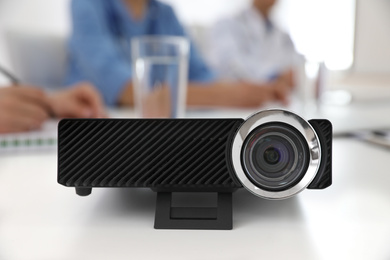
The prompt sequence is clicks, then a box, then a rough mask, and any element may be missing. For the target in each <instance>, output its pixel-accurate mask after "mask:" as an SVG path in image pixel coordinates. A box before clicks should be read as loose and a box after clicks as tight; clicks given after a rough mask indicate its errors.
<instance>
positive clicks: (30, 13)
mask: <svg viewBox="0 0 390 260" xmlns="http://www.w3.org/2000/svg"><path fill="white" fill-rule="evenodd" d="M164 2H167V3H169V4H171V5H172V6H173V7H174V9H175V11H176V13H177V15H178V16H179V18H180V20H181V22H182V23H183V24H184V25H185V26H186V27H187V28H188V31H189V32H190V33H191V35H192V37H193V38H194V40H195V42H196V43H197V44H198V46H199V48H200V49H201V51H204V50H207V41H205V39H204V37H205V35H206V34H207V30H208V28H210V27H211V26H212V25H213V24H214V23H215V22H216V21H217V20H220V19H221V18H223V17H227V16H231V15H233V14H235V13H238V12H240V11H241V10H243V9H244V8H245V7H247V6H248V5H249V4H250V0H229V1H226V0H197V1H193V0H191V1H190V0H164ZM272 19H273V20H274V21H275V23H276V24H278V25H279V27H281V28H282V29H284V30H285V31H286V32H288V33H289V34H290V36H291V38H292V40H293V42H294V44H295V46H296V48H297V51H298V52H299V53H301V54H302V55H304V56H305V57H306V59H307V60H309V61H315V62H322V61H323V62H324V64H325V66H326V69H327V72H328V73H327V87H329V88H336V89H337V88H351V86H353V87H354V88H356V87H357V86H364V87H365V86H367V87H370V88H378V87H379V88H382V87H383V86H390V48H389V46H390V30H389V28H390V1H388V0H371V1H364V0H341V1H340V0H338V1H337V0H294V1H291V0H279V1H278V2H277V6H276V8H274V10H273V13H272ZM69 32H70V19H69V0H56V1H52V0H0V62H1V64H3V66H4V67H6V68H8V69H9V70H11V71H13V72H15V73H16V74H17V75H19V76H20V77H21V78H22V80H23V81H25V82H29V83H33V84H40V85H42V84H43V85H52V86H56V85H59V84H61V83H62V80H63V76H64V75H63V74H64V71H65V59H66V54H65V51H64V48H65V44H66V38H67V35H68V34H69ZM42 38H45V42H42ZM31 50H33V51H31ZM43 51H44V52H45V53H46V55H45V56H42V55H40V54H41V53H42V52H43ZM37 58H39V59H40V63H39V66H36V65H35V66H33V65H34V64H36V63H35V59H37ZM6 83H7V80H6V79H5V78H4V77H2V76H0V85H4V84H6ZM372 93H373V94H372V95H375V93H376V91H374V89H373V91H372ZM385 96H386V95H385ZM365 97H367V96H366V95H365ZM381 97H383V93H382V94H381ZM389 97H390V95H389Z"/></svg>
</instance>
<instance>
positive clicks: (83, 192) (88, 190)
mask: <svg viewBox="0 0 390 260" xmlns="http://www.w3.org/2000/svg"><path fill="white" fill-rule="evenodd" d="M91 192H92V188H84V187H83V188H76V194H77V195H79V196H88V195H89V194H91Z"/></svg>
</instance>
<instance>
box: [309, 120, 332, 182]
mask: <svg viewBox="0 0 390 260" xmlns="http://www.w3.org/2000/svg"><path fill="white" fill-rule="evenodd" d="M309 123H310V125H311V126H312V127H313V128H314V130H315V132H316V133H317V136H318V139H319V141H320V145H321V164H320V167H319V169H318V171H317V174H316V177H315V178H314V180H313V181H312V182H311V183H310V184H309V186H308V187H307V188H308V189H325V188H327V187H329V186H330V185H332V136H333V127H332V123H331V122H329V121H328V120H325V119H312V120H309Z"/></svg>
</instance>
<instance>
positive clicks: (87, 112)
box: [50, 83, 106, 118]
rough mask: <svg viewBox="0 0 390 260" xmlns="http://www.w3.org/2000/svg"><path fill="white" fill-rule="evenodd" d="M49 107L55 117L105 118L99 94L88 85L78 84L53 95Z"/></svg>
mask: <svg viewBox="0 0 390 260" xmlns="http://www.w3.org/2000/svg"><path fill="white" fill-rule="evenodd" d="M50 105H51V108H52V111H53V113H54V115H55V116H56V117H60V118H63V117H75V118H86V117H89V118H98V117H106V114H105V112H104V106H103V102H102V99H101V97H100V94H99V92H98V91H97V90H96V89H95V87H94V86H92V85H91V84H89V83H79V84H76V85H74V86H72V87H70V88H68V89H64V90H61V91H58V92H56V93H54V94H53V95H52V96H51V97H50Z"/></svg>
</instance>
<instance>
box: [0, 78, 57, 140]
mask: <svg viewBox="0 0 390 260" xmlns="http://www.w3.org/2000/svg"><path fill="white" fill-rule="evenodd" d="M49 114H50V108H49V102H48V98H47V96H46V95H45V93H44V92H43V91H42V90H41V89H38V88H33V87H27V86H18V87H5V88H0V133H9V132H22V131H29V130H33V129H37V128H39V127H40V126H41V125H42V123H43V122H44V121H45V120H46V119H48V118H49Z"/></svg>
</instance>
